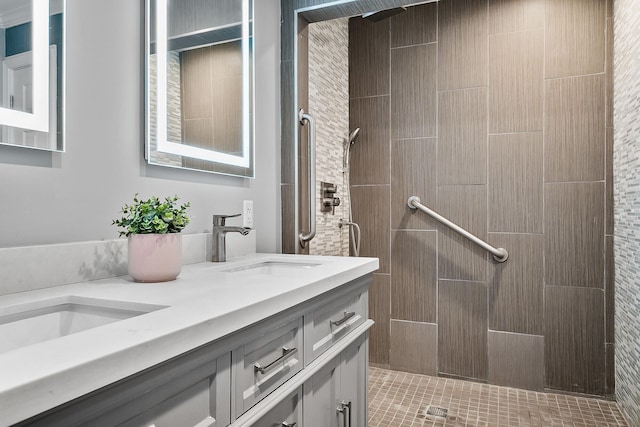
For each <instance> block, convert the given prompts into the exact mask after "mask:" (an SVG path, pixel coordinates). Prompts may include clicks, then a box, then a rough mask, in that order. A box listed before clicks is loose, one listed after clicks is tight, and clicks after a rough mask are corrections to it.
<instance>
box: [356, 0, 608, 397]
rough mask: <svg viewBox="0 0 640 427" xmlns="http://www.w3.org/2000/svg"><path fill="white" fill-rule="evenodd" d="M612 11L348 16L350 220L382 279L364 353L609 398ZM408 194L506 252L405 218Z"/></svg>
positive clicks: (505, 2)
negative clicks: (505, 254) (500, 256)
mask: <svg viewBox="0 0 640 427" xmlns="http://www.w3.org/2000/svg"><path fill="white" fill-rule="evenodd" d="M606 6H607V4H606V1H604V0H585V1H575V0H553V1H550V0H547V1H545V0H447V1H441V2H439V3H437V4H436V3H432V4H426V5H420V6H413V7H410V8H409V10H408V11H407V12H405V13H402V14H399V15H396V16H394V17H392V18H391V19H388V20H385V21H382V22H380V23H378V24H375V23H371V22H366V21H363V20H362V19H360V18H352V19H351V20H350V56H351V60H350V65H351V69H350V73H351V74H350V84H351V86H350V104H351V108H350V109H351V111H350V113H351V115H350V128H351V129H353V128H356V127H360V128H361V129H362V133H361V137H360V139H359V141H358V145H357V146H354V148H353V160H352V169H351V177H352V191H353V209H354V220H355V221H356V222H358V223H360V225H361V226H362V229H363V253H362V254H363V255H371V256H378V257H380V265H381V269H380V273H382V274H380V275H377V276H378V277H376V280H375V283H374V289H373V291H372V293H371V297H370V299H371V304H372V307H373V308H372V317H373V318H374V320H376V322H377V326H376V329H375V330H374V331H373V332H372V340H371V352H370V357H371V361H372V362H374V363H377V364H382V365H385V366H390V367H391V368H392V369H401V370H407V371H411V372H419V373H428V374H433V373H439V374H441V375H444V376H455V377H465V378H473V379H476V380H480V381H486V382H490V383H495V384H501V385H511V386H516V387H524V388H530V389H535V390H541V389H543V388H545V387H547V388H554V389H561V390H567V391H575V392H582V393H592V394H611V393H612V392H613V360H614V357H613V351H614V345H613V342H614V339H613V332H612V331H613V262H612V257H613V254H612V248H613V237H612V234H613V221H612V218H613V216H612V205H613V198H612V184H613V178H612V177H613V173H612V168H611V162H612V153H613V146H612V141H613V130H612V126H613V124H612V108H611V103H612V93H613V92H612V60H611V55H612V31H613V20H612V18H611V17H609V18H607V16H610V14H608V8H607V7H606ZM411 195H417V196H419V197H420V198H421V200H422V202H423V203H424V204H426V205H427V206H429V207H431V208H432V209H434V210H436V211H438V212H440V213H442V214H443V215H445V216H447V217H449V218H450V219H451V220H453V221H455V222H457V223H459V224H460V225H461V226H463V227H466V228H468V229H469V230H470V231H471V232H472V233H474V234H476V235H478V236H479V237H481V238H483V239H486V240H487V241H488V242H489V243H490V244H492V245H494V246H496V247H504V248H507V249H508V250H509V254H510V257H509V260H508V261H507V262H506V263H504V264H498V263H496V262H494V261H493V259H492V258H491V257H490V256H489V255H488V254H487V253H486V252H484V251H483V250H481V249H479V247H477V246H475V245H473V244H471V243H469V242H468V241H466V240H465V239H464V238H462V237H460V236H459V235H457V234H455V233H453V232H451V231H450V230H448V229H445V228H444V227H443V226H441V225H439V224H437V223H435V222H434V221H433V220H432V219H430V218H428V217H427V216H426V215H425V214H423V213H422V212H415V211H412V210H411V209H409V208H408V207H407V206H406V201H407V198H408V197H409V196H411ZM389 202H390V203H391V204H390V205H389ZM372 239H373V240H372ZM605 248H606V249H607V250H606V251H605ZM384 310H388V311H387V312H383V311H384ZM376 316H377V317H378V318H376ZM381 323H382V325H381Z"/></svg>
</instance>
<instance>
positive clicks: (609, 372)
mask: <svg viewBox="0 0 640 427" xmlns="http://www.w3.org/2000/svg"><path fill="white" fill-rule="evenodd" d="M605 354H606V359H607V360H606V368H605V369H606V371H605V383H606V385H605V387H606V390H605V393H606V394H608V395H613V396H615V390H616V346H615V344H606V345H605Z"/></svg>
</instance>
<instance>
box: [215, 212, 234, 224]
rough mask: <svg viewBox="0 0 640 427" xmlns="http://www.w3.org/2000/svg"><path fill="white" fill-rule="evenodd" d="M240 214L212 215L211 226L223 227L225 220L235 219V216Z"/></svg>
mask: <svg viewBox="0 0 640 427" xmlns="http://www.w3.org/2000/svg"><path fill="white" fill-rule="evenodd" d="M240 215H241V214H235V215H214V216H213V225H214V226H224V221H225V220H226V219H227V218H235V217H237V216H240Z"/></svg>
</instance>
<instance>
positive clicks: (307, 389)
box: [303, 358, 340, 427]
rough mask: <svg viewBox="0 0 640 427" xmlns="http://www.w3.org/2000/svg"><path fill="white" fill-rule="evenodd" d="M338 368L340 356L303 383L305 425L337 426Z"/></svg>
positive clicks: (307, 426)
mask: <svg viewBox="0 0 640 427" xmlns="http://www.w3.org/2000/svg"><path fill="white" fill-rule="evenodd" d="M339 368H340V358H335V359H333V360H332V361H331V362H329V363H328V364H327V365H325V366H324V367H323V368H322V369H321V370H320V371H318V372H317V373H316V374H315V375H313V376H312V377H311V378H310V379H309V380H307V382H305V383H304V385H303V389H304V411H303V412H304V423H303V424H304V426H305V427H338V412H337V410H336V408H337V407H336V402H337V398H336V393H337V391H338V386H339V383H338V381H339V378H338V371H339Z"/></svg>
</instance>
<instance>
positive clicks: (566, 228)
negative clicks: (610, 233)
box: [544, 182, 604, 288]
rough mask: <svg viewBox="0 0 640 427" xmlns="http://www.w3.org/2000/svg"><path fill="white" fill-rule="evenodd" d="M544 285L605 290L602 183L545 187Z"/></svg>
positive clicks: (564, 184) (560, 184)
mask: <svg viewBox="0 0 640 427" xmlns="http://www.w3.org/2000/svg"><path fill="white" fill-rule="evenodd" d="M544 206H545V215H544V218H545V227H544V229H545V284H547V285H560V286H584V287H593V288H602V287H603V286H604V263H603V261H604V256H603V252H604V183H602V182H589V183H559V184H545V197H544Z"/></svg>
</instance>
